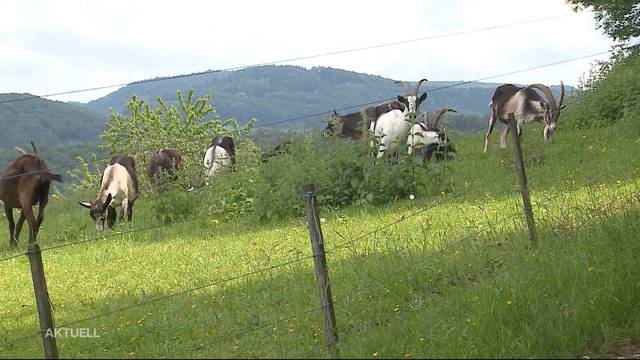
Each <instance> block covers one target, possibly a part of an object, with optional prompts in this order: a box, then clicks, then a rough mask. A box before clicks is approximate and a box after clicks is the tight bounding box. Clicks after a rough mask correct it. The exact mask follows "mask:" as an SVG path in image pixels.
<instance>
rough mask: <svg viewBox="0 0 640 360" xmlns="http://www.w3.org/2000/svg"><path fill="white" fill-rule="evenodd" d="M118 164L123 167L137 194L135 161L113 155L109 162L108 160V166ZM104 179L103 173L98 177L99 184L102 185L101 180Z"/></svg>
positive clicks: (123, 156) (128, 157)
mask: <svg viewBox="0 0 640 360" xmlns="http://www.w3.org/2000/svg"><path fill="white" fill-rule="evenodd" d="M113 164H120V165H122V166H124V167H125V168H126V169H127V171H128V172H129V176H131V180H132V182H133V188H134V190H135V191H136V193H138V188H139V186H138V171H137V170H136V161H135V160H134V158H132V157H131V156H128V155H114V156H113V157H112V158H111V160H109V165H113ZM103 177H104V173H103V174H102V175H101V177H100V183H101V184H102V178H103Z"/></svg>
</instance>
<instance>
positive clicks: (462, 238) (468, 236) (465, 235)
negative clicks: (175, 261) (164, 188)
mask: <svg viewBox="0 0 640 360" xmlns="http://www.w3.org/2000/svg"><path fill="white" fill-rule="evenodd" d="M461 195H463V194H457V195H456V196H454V197H453V198H458V197H460V196H461ZM453 198H448V200H449V199H453ZM627 198H634V199H637V198H638V194H636V193H630V194H627V195H624V196H622V197H621V198H617V199H615V200H613V201H610V202H607V203H605V204H603V205H604V206H610V205H612V204H614V203H619V202H620V201H621V200H623V199H627ZM443 203H444V202H439V203H434V204H431V205H430V206H428V207H427V208H424V209H421V210H418V211H416V212H414V213H412V214H410V215H408V216H406V217H403V218H401V219H399V220H396V221H394V222H391V223H389V224H386V225H383V226H381V227H379V228H377V229H376V230H373V231H370V232H368V233H366V234H363V235H360V236H358V237H355V238H353V239H347V240H346V241H344V242H343V243H340V244H338V245H337V246H334V247H333V248H332V249H330V250H328V251H326V252H325V253H332V252H338V251H340V250H342V249H344V248H346V246H347V245H349V244H353V243H355V242H357V241H359V240H362V239H364V238H366V237H368V236H371V235H372V234H375V233H377V232H380V231H383V230H385V229H388V228H389V227H391V226H394V225H397V224H399V223H401V222H404V221H406V220H408V219H409V218H411V217H415V216H417V215H418V214H420V213H423V212H424V211H426V210H429V209H433V208H435V207H437V206H440V205H442V204H443ZM576 210H582V209H581V208H578V207H576ZM522 216H524V215H523V214H521V213H519V212H516V213H514V214H511V215H508V216H505V217H503V218H501V219H500V220H496V221H495V222H494V223H493V224H494V225H495V224H499V223H504V222H506V221H508V220H510V219H514V218H517V217H522ZM492 230H493V228H492V226H491V224H487V227H486V228H482V229H479V230H477V231H472V232H466V233H463V234H461V236H460V240H458V241H456V242H455V243H450V242H448V243H446V244H445V248H450V247H452V246H459V245H461V244H463V243H465V242H467V241H469V239H471V237H472V235H476V236H477V235H480V234H482V233H485V232H490V231H492ZM514 230H516V229H514ZM338 235H340V234H338ZM340 236H341V237H342V238H343V239H344V238H345V237H344V236H342V235H340ZM443 249H444V248H443ZM443 249H440V251H441V250H443ZM431 256H436V254H434V255H431ZM313 257H314V255H308V256H304V257H299V258H297V259H294V260H290V261H287V262H284V263H280V264H276V265H273V266H270V267H266V268H262V269H259V270H254V271H251V272H247V273H244V274H241V275H236V276H233V277H229V278H225V279H222V280H216V281H213V282H210V283H207V284H203V285H200V286H196V287H192V288H189V289H185V290H183V291H180V292H177V293H173V294H167V295H164V296H159V297H156V298H153V299H150V300H147V301H143V302H140V303H136V304H132V305H128V306H124V307H121V308H118V309H114V310H111V311H107V312H103V313H100V314H96V315H93V316H90V317H85V318H82V319H77V320H72V321H69V322H66V323H64V324H62V325H59V326H58V325H57V326H56V327H57V328H64V327H69V326H70V325H74V324H78V323H81V322H85V321H89V320H94V319H97V318H100V317H104V316H108V315H112V314H114V313H118V312H122V311H126V310H130V309H133V308H137V307H141V306H145V305H148V304H151V303H156V302H160V301H164V300H167V299H171V298H174V297H178V296H181V295H184V294H187V293H191V292H194V291H197V290H201V289H204V288H208V287H211V286H217V285H222V284H224V283H228V282H231V281H235V280H239V279H242V278H246V277H249V276H252V275H257V274H260V273H265V272H268V271H272V270H275V269H278V268H281V267H285V266H288V265H292V264H296V263H299V262H302V261H305V260H308V259H312V258H313ZM350 295H353V294H350ZM350 295H349V296H350ZM333 302H334V303H335V300H334V301H333ZM322 307H323V305H322V306H316V307H314V308H311V309H308V310H306V311H304V312H301V313H296V314H295V315H291V316H289V317H288V318H286V319H291V318H293V317H299V316H302V315H305V314H307V313H310V312H312V311H315V310H318V309H320V308H322ZM284 320H285V319H282V320H278V323H279V322H280V321H284ZM272 324H273V323H269V324H268V325H264V326H260V327H258V328H255V329H248V330H245V331H243V332H239V333H238V334H239V335H242V334H243V333H250V332H254V331H257V330H260V329H261V328H264V327H266V326H269V325H272ZM40 334H41V332H40V331H38V332H34V333H31V334H28V335H25V336H22V337H19V338H14V339H11V340H8V341H5V342H3V343H2V344H0V346H2V347H5V346H7V345H12V344H15V343H18V342H20V341H23V340H26V339H29V338H32V337H35V336H38V335H40ZM200 349H201V347H197V348H194V349H191V350H188V351H187V352H193V351H197V350H200Z"/></svg>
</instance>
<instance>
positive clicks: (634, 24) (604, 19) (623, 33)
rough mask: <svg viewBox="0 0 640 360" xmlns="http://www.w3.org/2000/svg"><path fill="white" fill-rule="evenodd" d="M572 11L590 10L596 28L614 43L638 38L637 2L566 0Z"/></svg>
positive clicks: (639, 19) (639, 23)
mask: <svg viewBox="0 0 640 360" xmlns="http://www.w3.org/2000/svg"><path fill="white" fill-rule="evenodd" d="M566 2H567V3H568V4H569V6H571V7H572V8H573V10H574V11H579V10H585V9H587V8H592V9H593V12H594V14H595V18H596V21H598V28H602V29H604V32H605V33H606V34H607V35H608V36H610V37H612V38H613V39H614V40H616V41H620V42H627V41H629V40H630V39H632V38H634V37H638V36H640V4H638V1H637V0H566Z"/></svg>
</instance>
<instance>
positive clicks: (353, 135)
mask: <svg viewBox="0 0 640 360" xmlns="http://www.w3.org/2000/svg"><path fill="white" fill-rule="evenodd" d="M392 110H400V111H404V110H405V105H404V104H403V103H401V102H399V101H390V102H386V103H383V104H380V105H377V106H370V107H368V108H366V109H364V110H363V111H359V112H354V113H350V114H346V115H339V114H338V113H337V112H336V111H335V110H333V114H332V116H331V117H330V118H329V122H328V124H327V127H326V128H325V131H324V133H323V136H327V135H329V134H335V133H338V132H339V133H338V137H342V138H349V139H351V140H360V139H361V138H362V133H363V130H364V129H368V128H369V127H370V126H371V122H373V121H375V120H376V119H377V118H378V117H380V115H382V114H384V113H387V112H389V111H392ZM336 126H339V131H337V129H336Z"/></svg>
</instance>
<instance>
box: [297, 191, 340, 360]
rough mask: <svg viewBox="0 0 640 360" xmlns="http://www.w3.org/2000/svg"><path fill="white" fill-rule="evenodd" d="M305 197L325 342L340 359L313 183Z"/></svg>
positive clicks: (334, 356) (330, 351)
mask: <svg viewBox="0 0 640 360" xmlns="http://www.w3.org/2000/svg"><path fill="white" fill-rule="evenodd" d="M303 197H304V205H305V208H306V211H307V220H308V223H309V235H310V237H311V249H312V251H313V263H314V265H315V270H316V283H317V286H318V294H319V296H320V305H321V306H322V314H323V315H324V337H325V343H326V346H327V351H328V352H329V355H330V356H331V358H334V359H338V358H340V353H339V351H338V328H337V326H336V316H335V313H334V311H333V298H332V296H331V285H330V284H329V270H328V268H327V258H326V256H325V252H324V237H323V236H322V229H321V228H320V216H319V215H318V205H317V204H316V189H315V186H314V185H313V184H310V185H306V186H305V187H304V190H303Z"/></svg>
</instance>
